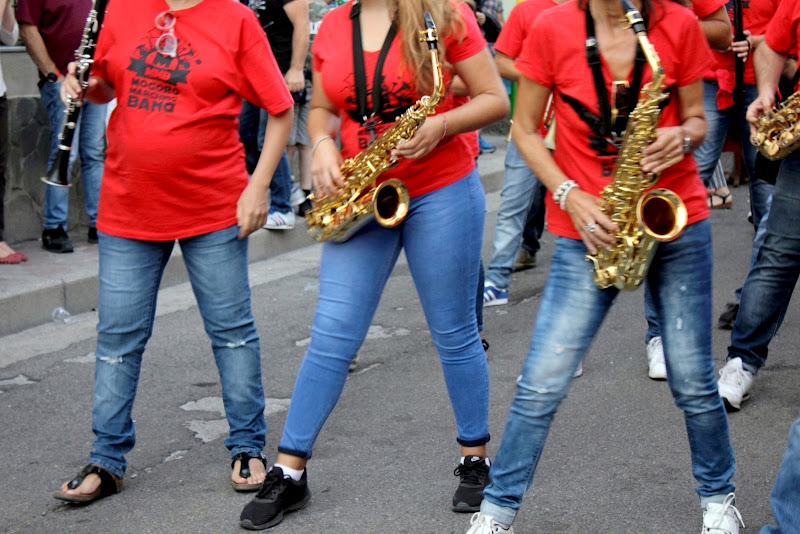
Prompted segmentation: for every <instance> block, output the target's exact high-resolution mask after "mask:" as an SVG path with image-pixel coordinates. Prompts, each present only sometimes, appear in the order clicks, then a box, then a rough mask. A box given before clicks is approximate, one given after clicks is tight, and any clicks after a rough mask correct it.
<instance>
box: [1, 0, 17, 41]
mask: <svg viewBox="0 0 800 534" xmlns="http://www.w3.org/2000/svg"><path fill="white" fill-rule="evenodd" d="M0 13H2V17H3V20H2V26H3V30H4V31H5V34H3V37H4V38H6V37H7V38H8V41H6V39H3V44H4V45H9V46H10V45H13V44H14V43H15V42H16V41H17V37H18V34H16V32H15V31H14V30H15V29H16V27H17V19H16V17H14V8H13V7H12V6H11V3H10V2H9V1H8V0H0Z"/></svg>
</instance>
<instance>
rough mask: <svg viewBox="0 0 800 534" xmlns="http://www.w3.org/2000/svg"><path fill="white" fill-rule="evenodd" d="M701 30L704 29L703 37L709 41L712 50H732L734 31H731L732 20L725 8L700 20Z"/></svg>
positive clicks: (722, 7) (721, 7)
mask: <svg viewBox="0 0 800 534" xmlns="http://www.w3.org/2000/svg"><path fill="white" fill-rule="evenodd" d="M700 28H702V30H703V35H705V36H706V41H708V45H709V46H710V47H711V48H713V49H714V50H720V51H725V50H728V48H730V46H731V41H733V31H732V30H731V19H729V18H728V12H727V11H726V10H725V6H720V8H719V9H717V10H716V11H714V12H713V13H711V14H710V15H708V16H706V17H703V18H702V19H700Z"/></svg>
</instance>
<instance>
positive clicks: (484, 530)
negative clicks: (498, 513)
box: [467, 512, 514, 534]
mask: <svg viewBox="0 0 800 534" xmlns="http://www.w3.org/2000/svg"><path fill="white" fill-rule="evenodd" d="M469 524H470V525H472V526H471V527H470V529H469V530H468V531H467V534H514V528H513V527H511V526H509V527H508V528H505V527H503V526H502V525H499V524H498V523H497V522H496V521H495V520H494V518H493V517H492V516H490V515H483V514H482V513H481V512H475V513H474V514H472V517H471V518H470V520H469Z"/></svg>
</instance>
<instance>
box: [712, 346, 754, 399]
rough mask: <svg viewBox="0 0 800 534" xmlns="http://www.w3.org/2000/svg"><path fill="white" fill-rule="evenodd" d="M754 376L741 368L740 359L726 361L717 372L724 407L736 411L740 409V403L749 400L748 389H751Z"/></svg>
mask: <svg viewBox="0 0 800 534" xmlns="http://www.w3.org/2000/svg"><path fill="white" fill-rule="evenodd" d="M754 379H755V376H754V375H753V373H751V372H750V371H746V370H745V369H744V367H742V359H741V358H733V359H730V360H728V363H726V364H725V367H723V368H722V369H720V370H719V381H717V386H718V387H719V394H720V396H721V397H722V400H723V401H724V402H725V407H726V408H728V409H729V410H733V411H736V410H738V409H740V408H741V407H742V401H746V400H747V399H749V398H750V388H752V387H753V380H754Z"/></svg>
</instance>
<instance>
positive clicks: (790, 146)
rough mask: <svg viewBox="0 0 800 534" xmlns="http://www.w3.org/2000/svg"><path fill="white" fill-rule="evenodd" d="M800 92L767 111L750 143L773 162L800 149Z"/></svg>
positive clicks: (760, 119) (759, 121)
mask: <svg viewBox="0 0 800 534" xmlns="http://www.w3.org/2000/svg"><path fill="white" fill-rule="evenodd" d="M798 116H800V91H797V92H796V93H793V94H792V95H791V96H789V98H787V99H786V100H784V101H783V102H781V103H780V104H778V105H777V106H775V107H774V108H772V109H771V110H769V111H767V112H766V113H765V114H763V115H761V116H760V117H759V118H758V123H757V124H756V128H757V130H756V133H754V134H753V135H752V136H750V142H751V143H753V145H755V146H756V148H758V151H759V152H761V153H762V154H763V155H764V157H766V158H767V159H771V160H773V161H774V160H779V159H782V158H785V157H786V156H788V155H789V154H791V153H792V152H794V151H795V150H797V149H798V148H800V120H798Z"/></svg>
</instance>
